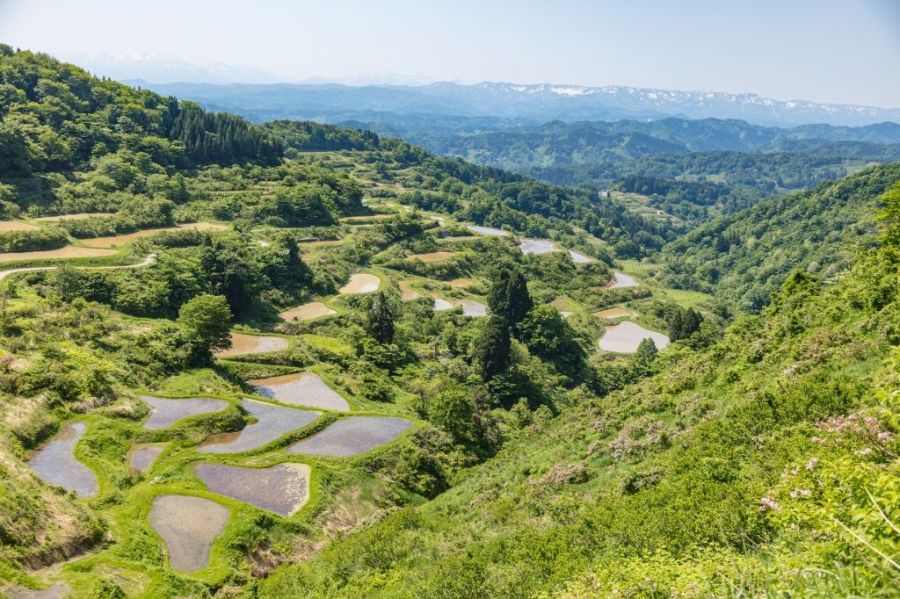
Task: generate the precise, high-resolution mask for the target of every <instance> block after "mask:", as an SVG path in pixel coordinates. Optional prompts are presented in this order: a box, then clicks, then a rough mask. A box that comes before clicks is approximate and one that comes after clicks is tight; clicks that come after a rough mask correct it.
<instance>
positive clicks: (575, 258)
mask: <svg viewBox="0 0 900 599" xmlns="http://www.w3.org/2000/svg"><path fill="white" fill-rule="evenodd" d="M569 258H571V259H572V262H574V263H575V264H589V263H591V262H593V261H594V259H593V258H591V257H590V256H586V255H584V254H582V253H581V252H576V251H575V250H569Z"/></svg>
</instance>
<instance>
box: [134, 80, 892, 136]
mask: <svg viewBox="0 0 900 599" xmlns="http://www.w3.org/2000/svg"><path fill="white" fill-rule="evenodd" d="M126 83H129V84H131V85H136V86H140V87H144V88H148V89H152V90H154V91H156V92H159V93H162V94H167V95H174V96H177V97H179V98H186V99H192V100H195V101H197V102H199V103H201V104H203V105H205V106H207V107H209V108H211V109H217V110H227V111H230V112H237V113H240V114H243V115H245V116H247V117H248V118H250V119H252V120H256V121H267V120H273V119H284V118H290V119H310V120H318V121H323V122H341V121H348V120H359V121H367V120H371V119H372V117H373V116H375V115H378V114H385V113H387V114H397V115H430V116H442V117H451V116H452V117H469V118H471V117H493V118H499V119H511V120H514V121H525V122H530V123H531V124H535V123H546V122H548V121H554V120H562V121H582V120H585V121H614V120H620V119H636V120H655V119H661V118H666V117H681V118H689V119H696V118H707V117H714V118H720V119H742V120H745V121H748V122H750V123H756V124H761V125H767V126H777V127H786V126H796V125H801V124H818V123H821V124H829V125H839V126H862V125H871V124H875V123H881V122H885V121H893V122H900V108H877V107H872V106H856V105H846V104H820V103H816V102H809V101H803V100H790V101H781V100H773V99H770V98H763V97H760V96H758V95H755V94H731V93H723V92H702V91H672V90H659V89H643V88H634V87H622V86H605V87H585V86H578V85H550V84H540V85H516V84H512V83H479V84H476V85H462V84H458V83H447V82H440V83H432V84H430V85H420V86H409V85H363V86H348V85H337V84H258V85H241V84H232V85H215V84H203V83H168V84H154V83H147V82H145V81H141V80H132V81H126Z"/></svg>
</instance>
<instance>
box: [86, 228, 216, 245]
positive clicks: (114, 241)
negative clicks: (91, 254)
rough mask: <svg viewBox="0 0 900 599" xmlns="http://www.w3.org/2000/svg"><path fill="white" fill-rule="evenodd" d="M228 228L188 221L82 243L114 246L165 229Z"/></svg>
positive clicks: (90, 239) (92, 239)
mask: <svg viewBox="0 0 900 599" xmlns="http://www.w3.org/2000/svg"><path fill="white" fill-rule="evenodd" d="M227 228H228V227H226V226H225V225H220V224H218V223H187V224H183V225H178V226H177V227H162V228H159V229H144V230H143V231H135V232H134V233H126V234H125V235H114V236H112V237H91V238H89V239H82V240H81V244H82V245H83V246H85V247H89V248H113V247H121V246H123V245H126V244H127V243H128V242H130V241H133V240H135V239H140V238H141V237H149V236H151V235H156V234H157V233H162V232H163V231H178V230H179V229H180V230H188V231H224V230H225V229H227Z"/></svg>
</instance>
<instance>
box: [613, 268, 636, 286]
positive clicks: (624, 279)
mask: <svg viewBox="0 0 900 599" xmlns="http://www.w3.org/2000/svg"><path fill="white" fill-rule="evenodd" d="M637 286H638V282H637V279H635V278H634V277H632V276H630V275H626V274H625V273H623V272H619V271H617V270H616V271H613V278H612V281H610V283H609V285H608V286H607V288H608V289H625V288H627V287H637Z"/></svg>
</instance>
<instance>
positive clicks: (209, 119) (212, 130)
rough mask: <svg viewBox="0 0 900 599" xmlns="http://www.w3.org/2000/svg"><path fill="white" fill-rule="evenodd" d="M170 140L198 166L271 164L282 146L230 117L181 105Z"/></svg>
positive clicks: (278, 155) (272, 138)
mask: <svg viewBox="0 0 900 599" xmlns="http://www.w3.org/2000/svg"><path fill="white" fill-rule="evenodd" d="M169 137H170V138H171V139H175V140H178V141H180V142H181V143H182V144H184V148H185V151H186V152H187V154H188V156H190V158H191V160H192V161H193V162H195V163H197V164H209V163H217V164H231V163H234V162H243V161H248V160H250V161H258V162H262V163H267V164H272V163H275V162H277V161H278V159H279V158H281V154H282V150H283V149H282V146H281V143H280V142H279V141H278V140H277V139H275V138H274V137H272V136H270V135H267V134H266V133H265V132H264V131H262V130H261V129H260V128H259V127H254V126H253V125H251V124H249V123H248V122H247V121H245V120H244V119H242V118H240V117H237V116H234V115H231V114H221V113H217V114H212V113H208V112H205V111H204V110H203V109H202V108H200V107H199V106H197V105H196V104H193V103H189V102H184V103H182V105H181V107H180V110H179V111H178V116H176V117H175V122H174V123H173V124H172V128H171V130H170V131H169Z"/></svg>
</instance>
